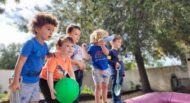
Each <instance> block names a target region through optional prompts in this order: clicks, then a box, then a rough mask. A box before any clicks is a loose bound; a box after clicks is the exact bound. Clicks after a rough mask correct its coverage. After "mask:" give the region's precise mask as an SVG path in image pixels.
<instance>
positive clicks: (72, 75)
mask: <svg viewBox="0 0 190 103" xmlns="http://www.w3.org/2000/svg"><path fill="white" fill-rule="evenodd" d="M68 74H69V76H70V77H71V78H72V79H74V80H76V78H75V73H74V71H73V68H72V64H71V62H70V64H69V68H68Z"/></svg>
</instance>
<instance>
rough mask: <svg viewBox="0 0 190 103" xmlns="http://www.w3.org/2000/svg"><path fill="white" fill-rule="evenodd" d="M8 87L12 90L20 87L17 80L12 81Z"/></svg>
mask: <svg viewBox="0 0 190 103" xmlns="http://www.w3.org/2000/svg"><path fill="white" fill-rule="evenodd" d="M9 89H11V91H12V92H15V91H16V90H18V89H20V83H19V82H13V83H11V84H10V85H9Z"/></svg>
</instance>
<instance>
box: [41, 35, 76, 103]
mask: <svg viewBox="0 0 190 103" xmlns="http://www.w3.org/2000/svg"><path fill="white" fill-rule="evenodd" d="M73 44H74V42H73V39H72V38H71V37H60V38H59V40H58V42H57V44H56V52H55V53H54V54H55V55H54V56H52V57H50V58H48V59H47V62H46V64H45V65H44V67H43V69H42V72H41V74H40V89H41V92H42V93H43V95H44V98H45V100H46V102H47V103H60V102H61V101H60V100H59V101H58V100H57V98H56V93H57V92H56V91H55V89H54V86H55V84H56V83H57V82H58V81H59V80H61V79H62V78H63V77H65V74H67V73H68V75H69V76H70V77H71V78H72V79H74V80H75V75H74V72H73V70H72V65H71V59H70V56H71V55H72V54H73Z"/></svg>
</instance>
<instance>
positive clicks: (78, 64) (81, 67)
mask: <svg viewBox="0 0 190 103" xmlns="http://www.w3.org/2000/svg"><path fill="white" fill-rule="evenodd" d="M71 63H72V64H73V65H77V66H79V68H80V69H81V70H83V69H85V68H86V64H85V63H84V62H82V61H79V60H73V59H72V60H71Z"/></svg>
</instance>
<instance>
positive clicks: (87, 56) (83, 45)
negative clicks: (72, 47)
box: [82, 43, 90, 60]
mask: <svg viewBox="0 0 190 103" xmlns="http://www.w3.org/2000/svg"><path fill="white" fill-rule="evenodd" d="M82 52H83V53H84V59H85V60H90V55H89V54H88V52H87V50H86V43H83V44H82Z"/></svg>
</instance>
